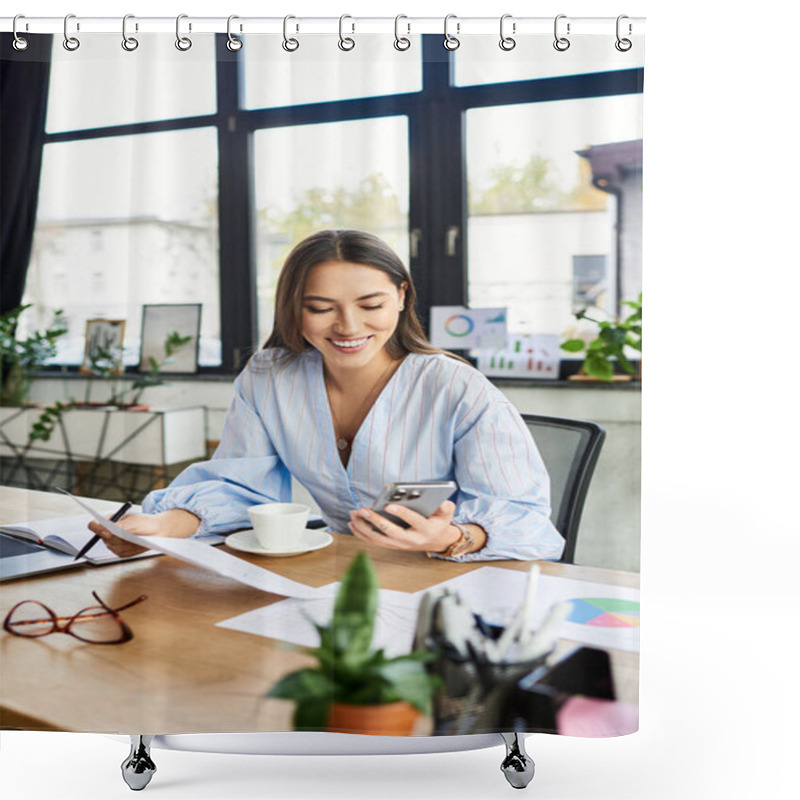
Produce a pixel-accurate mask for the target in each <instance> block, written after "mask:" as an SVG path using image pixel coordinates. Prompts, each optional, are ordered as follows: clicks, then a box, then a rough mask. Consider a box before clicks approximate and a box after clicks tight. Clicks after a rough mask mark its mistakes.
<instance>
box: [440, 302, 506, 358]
mask: <svg viewBox="0 0 800 800" xmlns="http://www.w3.org/2000/svg"><path fill="white" fill-rule="evenodd" d="M507 318H508V314H507V309H505V308H466V307H465V306H432V307H431V329H430V334H431V336H430V338H431V342H433V344H434V346H436V347H442V348H444V349H445V350H472V349H473V348H482V349H484V348H490V349H494V348H497V347H503V346H504V345H505V343H506V336H507V331H506V319H507Z"/></svg>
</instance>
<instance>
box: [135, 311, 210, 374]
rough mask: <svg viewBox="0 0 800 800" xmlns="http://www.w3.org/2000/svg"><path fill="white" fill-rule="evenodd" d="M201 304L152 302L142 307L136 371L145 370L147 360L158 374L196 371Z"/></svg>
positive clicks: (147, 363)
mask: <svg viewBox="0 0 800 800" xmlns="http://www.w3.org/2000/svg"><path fill="white" fill-rule="evenodd" d="M201 308H202V304H201V303H155V304H153V305H145V306H143V309H142V350H141V355H140V356H139V371H140V372H149V371H150V369H151V367H152V361H151V359H153V360H155V361H156V362H157V363H158V365H159V369H160V371H161V372H162V373H172V374H184V375H190V374H192V373H195V372H197V354H198V349H199V346H200V310H201Z"/></svg>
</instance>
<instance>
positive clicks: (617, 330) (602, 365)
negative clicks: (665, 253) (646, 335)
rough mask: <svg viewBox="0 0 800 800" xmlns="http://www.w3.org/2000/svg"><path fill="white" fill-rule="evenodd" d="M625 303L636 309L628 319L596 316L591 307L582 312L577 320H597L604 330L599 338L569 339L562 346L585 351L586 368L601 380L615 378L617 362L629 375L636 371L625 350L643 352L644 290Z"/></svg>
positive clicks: (585, 370) (578, 351)
mask: <svg viewBox="0 0 800 800" xmlns="http://www.w3.org/2000/svg"><path fill="white" fill-rule="evenodd" d="M622 305H624V306H628V307H629V308H632V309H633V311H632V312H631V313H630V314H629V315H628V316H627V317H625V318H624V319H618V320H615V321H613V322H610V321H608V320H597V319H593V318H592V317H590V316H588V314H587V313H586V312H587V309H583V310H582V311H579V312H578V313H577V314H576V315H575V317H576V318H577V319H579V320H581V319H587V320H589V321H590V322H595V323H597V326H598V327H599V329H600V331H599V333H598V334H597V337H596V338H595V339H593V340H592V341H591V342H588V343H587V342H585V341H584V340H583V339H577V338H576V339H567V341H565V342H563V343H562V345H561V349H562V350H565V351H567V352H568V353H580V352H583V351H584V350H585V351H586V357H585V358H584V360H583V371H584V372H585V373H586V374H587V375H591V376H592V377H593V378H597V379H598V380H601V381H611V380H613V376H614V363H615V361H616V363H617V364H619V365H620V367H621V368H622V369H623V370H625V372H627V373H628V374H629V375H635V374H636V368H635V367H634V365H633V364H632V363H631V362H630V360H629V359H628V357H627V355H626V354H625V349H626V348H628V347H630V348H631V349H633V350H637V351H638V352H640V353H641V352H642V295H641V293H640V294H639V297H638V298H637V299H636V300H633V301H630V300H628V301H624V302H623V303H622Z"/></svg>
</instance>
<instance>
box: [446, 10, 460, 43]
mask: <svg viewBox="0 0 800 800" xmlns="http://www.w3.org/2000/svg"><path fill="white" fill-rule="evenodd" d="M451 19H455V20H457V19H458V17H457V16H456V15H455V14H448V15H447V16H446V17H445V18H444V47H445V50H458V48H459V47H461V40H460V39H459V38H458V37H457V36H451V35H450V34H449V33H448V31H447V24H448V23H449V22H450V20H451ZM460 32H461V23H460V22H456V33H460Z"/></svg>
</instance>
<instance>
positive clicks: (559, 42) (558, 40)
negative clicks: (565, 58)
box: [553, 14, 571, 53]
mask: <svg viewBox="0 0 800 800" xmlns="http://www.w3.org/2000/svg"><path fill="white" fill-rule="evenodd" d="M566 18H567V15H566V14H559V15H558V16H557V17H556V18H555V21H554V22H553V35H554V36H555V41H554V42H553V47H555V49H556V50H558V52H559V53H563V52H565V51H567V50H569V46H570V44H571V42H570V40H569V39H567V37H566V36H559V34H558V21H559V20H560V19H566ZM569 32H570V24H569V22H567V34H569Z"/></svg>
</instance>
